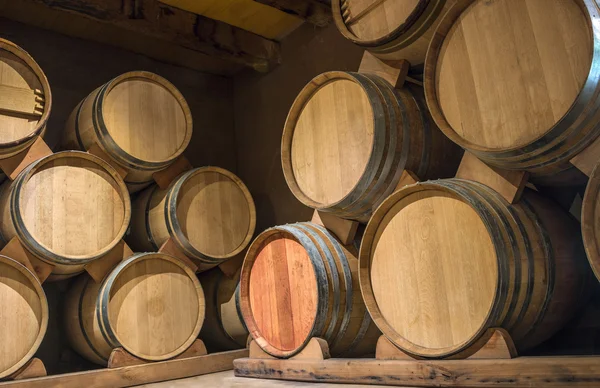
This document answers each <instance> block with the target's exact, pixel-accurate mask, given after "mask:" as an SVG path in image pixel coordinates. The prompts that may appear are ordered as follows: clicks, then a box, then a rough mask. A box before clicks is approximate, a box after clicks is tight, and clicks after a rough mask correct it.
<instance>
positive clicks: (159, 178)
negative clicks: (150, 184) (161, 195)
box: [152, 155, 194, 189]
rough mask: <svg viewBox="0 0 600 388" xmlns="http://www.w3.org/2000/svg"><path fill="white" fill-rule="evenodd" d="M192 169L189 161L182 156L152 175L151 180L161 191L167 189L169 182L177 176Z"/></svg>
mask: <svg viewBox="0 0 600 388" xmlns="http://www.w3.org/2000/svg"><path fill="white" fill-rule="evenodd" d="M192 168H194V167H193V166H192V164H191V163H190V161H189V160H187V158H186V157H185V156H183V155H181V157H179V158H177V160H176V161H175V162H174V163H173V164H171V165H170V166H169V167H167V168H165V169H164V170H161V171H157V172H155V173H154V174H152V178H153V179H154V181H155V182H156V184H157V185H158V187H160V188H161V189H167V188H168V187H169V185H170V184H171V182H173V180H174V179H175V178H177V177H178V176H179V175H181V174H183V173H184V172H186V171H189V170H191V169H192Z"/></svg>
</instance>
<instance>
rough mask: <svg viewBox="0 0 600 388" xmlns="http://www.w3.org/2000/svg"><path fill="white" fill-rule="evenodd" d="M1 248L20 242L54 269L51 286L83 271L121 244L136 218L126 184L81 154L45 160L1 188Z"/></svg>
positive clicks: (101, 163) (105, 165)
mask: <svg viewBox="0 0 600 388" xmlns="http://www.w3.org/2000/svg"><path fill="white" fill-rule="evenodd" d="M0 216H1V217H2V222H1V223H0V242H1V245H2V246H4V245H6V244H7V243H8V242H9V241H10V240H11V239H12V238H14V237H17V238H18V239H19V241H20V242H21V244H22V245H23V246H24V247H25V249H27V250H28V251H29V252H31V253H32V254H33V255H34V256H35V257H36V258H38V259H39V260H42V261H44V262H46V263H48V264H50V265H52V266H53V267H54V268H53V269H52V275H51V276H50V279H51V280H60V279H64V278H67V277H70V276H73V275H75V274H77V273H79V272H82V271H83V268H84V266H85V265H86V264H87V263H90V262H92V261H94V260H96V259H98V258H100V257H102V256H104V255H106V254H107V253H108V252H109V251H110V250H111V249H112V248H113V247H115V246H116V245H117V244H118V243H119V241H121V239H122V237H123V235H124V234H125V231H126V230H127V227H128V226H129V220H130V218H131V204H130V199H129V193H128V192H127V187H126V186H125V183H124V182H123V179H122V178H121V177H120V176H119V175H118V174H117V172H116V171H115V169H114V168H112V167H111V166H110V165H109V164H108V163H107V162H105V161H104V160H102V159H100V158H98V157H96V156H93V155H90V154H88V153H85V152H79V151H65V152H59V153H56V154H52V155H48V156H45V157H43V158H41V159H38V160H37V161H35V162H33V163H31V164H30V165H29V166H27V167H26V168H25V169H24V170H23V171H21V173H20V174H19V175H18V176H17V178H16V179H15V180H14V181H12V182H10V181H6V182H4V184H3V185H2V186H0Z"/></svg>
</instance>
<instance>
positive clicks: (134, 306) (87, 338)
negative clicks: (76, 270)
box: [65, 253, 204, 365]
mask: <svg viewBox="0 0 600 388" xmlns="http://www.w3.org/2000/svg"><path fill="white" fill-rule="evenodd" d="M98 310H99V311H98ZM65 312H66V319H65V323H66V327H67V331H68V332H69V334H68V336H69V340H70V342H71V344H72V346H73V347H74V349H75V350H77V351H78V352H79V353H80V354H81V355H82V356H84V357H86V358H88V359H89V360H90V361H93V362H95V363H98V364H101V365H106V363H107V362H108V358H109V356H110V352H111V351H112V349H114V348H116V347H119V346H122V347H123V348H125V350H127V351H128V352H129V353H131V354H133V355H134V356H136V357H139V358H142V359H145V360H149V361H160V360H166V359H169V358H172V357H175V356H177V355H179V354H181V353H183V352H184V351H185V350H186V349H187V348H188V347H189V346H190V345H191V344H192V343H193V341H194V340H195V339H196V338H197V336H198V333H199V332H200V328H201V326H202V322H203V320H204V294H203V292H202V287H201V285H200V283H199V282H198V279H197V278H196V276H195V274H194V273H193V272H192V271H191V270H190V269H189V268H188V267H187V266H186V265H185V264H184V263H183V262H181V261H179V260H178V259H176V258H173V257H171V256H168V255H166V254H163V253H142V254H136V255H134V256H132V257H130V258H128V259H126V260H125V261H123V262H122V263H121V264H119V265H118V266H117V267H116V268H115V269H114V270H113V271H112V272H111V273H110V274H109V275H108V276H107V277H106V278H105V280H104V281H103V283H101V284H98V283H95V282H94V281H93V280H92V279H91V278H89V277H88V276H87V275H84V276H81V277H80V278H79V279H78V280H77V282H76V283H75V285H74V286H73V287H72V289H71V290H70V291H69V295H68V297H67V302H66V308H65Z"/></svg>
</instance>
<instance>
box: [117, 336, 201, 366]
mask: <svg viewBox="0 0 600 388" xmlns="http://www.w3.org/2000/svg"><path fill="white" fill-rule="evenodd" d="M207 354H208V352H207V351H206V346H205V345H204V342H202V340H199V339H197V340H195V341H194V342H193V343H192V345H191V346H190V347H189V348H188V349H187V350H186V351H185V352H183V353H181V354H180V355H179V356H176V357H174V358H172V360H182V359H184V358H191V357H198V356H205V355H207ZM152 362H153V361H147V360H142V359H141V358H138V357H136V356H134V355H133V354H131V353H129V352H128V351H127V350H125V349H123V348H121V347H119V348H116V349H113V351H112V352H111V353H110V358H109V359H108V367H109V368H112V369H114V368H122V367H125V366H132V365H143V364H150V363H152Z"/></svg>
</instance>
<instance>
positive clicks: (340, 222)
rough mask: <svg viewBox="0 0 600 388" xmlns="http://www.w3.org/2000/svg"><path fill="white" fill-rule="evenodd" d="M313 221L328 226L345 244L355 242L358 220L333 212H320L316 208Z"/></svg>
mask: <svg viewBox="0 0 600 388" xmlns="http://www.w3.org/2000/svg"><path fill="white" fill-rule="evenodd" d="M311 222H312V223H314V224H317V225H321V226H323V227H325V228H327V229H328V230H329V231H330V232H332V233H333V234H335V236H336V237H337V238H338V239H339V240H340V241H341V243H342V244H344V245H349V244H352V243H353V242H354V237H355V236H356V231H357V230H358V222H357V221H352V220H346V219H344V218H339V217H337V216H335V215H333V214H331V213H327V212H320V211H318V210H315V211H314V213H313V216H312V219H311Z"/></svg>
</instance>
